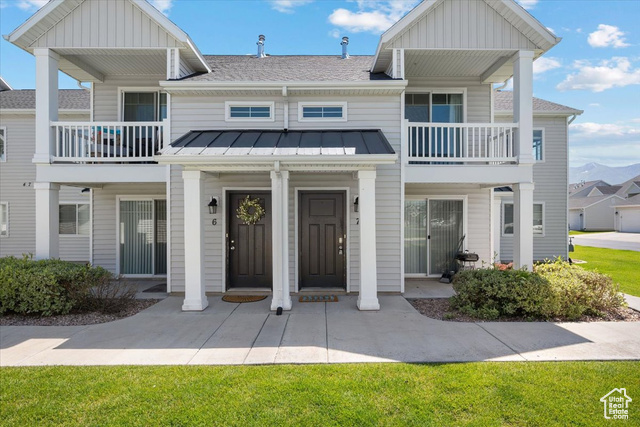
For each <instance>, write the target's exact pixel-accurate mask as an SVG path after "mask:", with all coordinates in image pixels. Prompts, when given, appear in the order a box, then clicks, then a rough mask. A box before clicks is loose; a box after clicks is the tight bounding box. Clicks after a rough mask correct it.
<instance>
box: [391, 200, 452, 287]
mask: <svg viewBox="0 0 640 427" xmlns="http://www.w3.org/2000/svg"><path fill="white" fill-rule="evenodd" d="M463 235H464V200H463V199H462V198H459V199H458V198H441V199H438V198H425V199H414V200H409V199H407V200H405V209H404V269H405V274H406V275H408V276H423V275H425V276H426V275H428V276H437V275H440V274H442V273H443V272H445V271H451V270H455V267H456V265H455V261H454V257H455V254H456V252H457V251H458V247H459V244H460V241H461V239H462V236H463Z"/></svg>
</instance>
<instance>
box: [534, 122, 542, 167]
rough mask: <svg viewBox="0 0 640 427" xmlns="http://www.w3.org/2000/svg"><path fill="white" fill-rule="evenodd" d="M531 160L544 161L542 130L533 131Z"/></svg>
mask: <svg viewBox="0 0 640 427" xmlns="http://www.w3.org/2000/svg"><path fill="white" fill-rule="evenodd" d="M533 158H534V160H536V161H539V162H542V161H544V129H534V130H533Z"/></svg>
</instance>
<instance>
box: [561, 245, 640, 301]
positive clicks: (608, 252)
mask: <svg viewBox="0 0 640 427" xmlns="http://www.w3.org/2000/svg"><path fill="white" fill-rule="evenodd" d="M569 256H570V257H571V258H572V259H580V260H584V261H587V263H586V264H580V267H583V268H585V269H587V270H598V271H599V272H600V273H605V274H608V275H609V276H611V277H612V278H613V280H614V281H615V282H618V283H620V289H621V290H622V292H625V293H627V294H630V295H635V296H637V297H640V268H639V266H640V252H636V251H623V250H618V249H604V248H593V247H590V246H576V251H575V252H573V253H570V254H569Z"/></svg>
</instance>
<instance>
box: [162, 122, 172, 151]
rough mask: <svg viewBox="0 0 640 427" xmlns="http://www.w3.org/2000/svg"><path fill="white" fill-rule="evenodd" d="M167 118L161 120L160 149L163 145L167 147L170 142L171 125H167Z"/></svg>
mask: <svg viewBox="0 0 640 427" xmlns="http://www.w3.org/2000/svg"><path fill="white" fill-rule="evenodd" d="M169 123H170V122H169V119H164V120H162V147H160V149H161V150H162V149H163V148H164V147H168V146H169V144H171V126H169Z"/></svg>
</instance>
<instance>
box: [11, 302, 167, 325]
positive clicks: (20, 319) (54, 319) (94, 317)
mask: <svg viewBox="0 0 640 427" xmlns="http://www.w3.org/2000/svg"><path fill="white" fill-rule="evenodd" d="M159 301H161V300H159V299H136V300H131V301H130V302H129V303H128V305H127V307H126V308H125V309H123V310H121V311H119V312H117V313H101V312H99V311H91V312H78V313H69V314H63V315H59V316H49V317H43V316H40V315H23V314H4V315H2V316H0V326H81V325H96V324H98V323H107V322H113V321H114V320H118V319H123V318H125V317H130V316H133V315H134V314H138V313H139V312H141V311H142V310H144V309H147V308H149V307H151V306H152V305H154V304H155V303H157V302H159Z"/></svg>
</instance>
